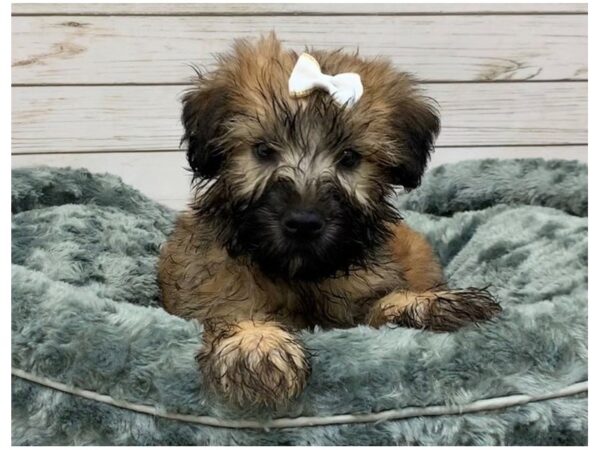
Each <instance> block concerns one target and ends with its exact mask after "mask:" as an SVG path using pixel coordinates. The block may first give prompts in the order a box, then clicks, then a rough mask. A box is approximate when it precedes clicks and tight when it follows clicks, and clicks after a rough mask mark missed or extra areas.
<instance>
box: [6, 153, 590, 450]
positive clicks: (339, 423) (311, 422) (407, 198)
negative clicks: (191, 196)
mask: <svg viewBox="0 0 600 450" xmlns="http://www.w3.org/2000/svg"><path fill="white" fill-rule="evenodd" d="M395 202H396V204H397V206H398V208H399V209H400V210H401V211H402V216H403V217H404V219H405V220H406V221H407V223H409V224H410V225H412V226H413V227H415V228H416V229H418V230H420V231H421V232H423V233H425V234H426V235H427V237H428V238H429V239H430V241H431V242H432V244H433V246H434V247H435V249H436V251H437V252H438V254H439V256H440V258H441V260H442V262H443V264H444V267H445V270H446V273H447V275H448V278H449V280H450V284H451V285H453V286H456V287H467V286H475V287H485V286H489V290H490V291H491V292H492V293H493V294H494V295H495V296H496V297H497V299H498V300H499V302H500V303H501V304H502V306H503V308H504V311H503V313H502V315H501V316H500V317H499V318H498V319H496V320H494V321H493V322H490V323H485V324H482V325H480V326H475V325H473V326H469V327H466V328H464V329H462V330H460V331H458V332H455V333H432V332H426V331H421V330H415V329H405V328H398V327H395V328H394V327H387V328H383V329H379V330H377V329H372V328H369V327H366V326H359V327H356V328H352V329H333V330H322V329H316V330H312V331H304V332H302V333H301V334H300V336H301V339H302V340H303V342H304V343H305V345H306V347H307V348H308V349H310V353H311V363H312V367H313V371H312V376H311V378H310V381H309V384H308V386H307V388H306V391H305V392H304V393H303V394H302V395H301V397H300V398H298V399H297V400H296V401H294V402H293V403H291V404H289V405H288V406H287V407H285V408H282V409H280V410H277V411H273V410H265V409H258V408H245V409H238V408H234V407H232V406H228V405H227V404H224V403H222V402H221V401H220V400H219V398H216V397H215V396H214V395H212V394H210V393H209V392H208V391H207V390H206V389H205V387H204V386H203V384H202V379H201V376H200V373H199V370H198V368H197V365H196V364H197V363H196V361H195V358H194V357H195V354H196V352H197V351H198V349H199V347H200V346H201V333H202V329H201V326H200V325H199V324H198V323H196V322H194V321H186V320H183V319H180V318H178V317H174V316H171V315H169V314H168V313H167V312H165V311H164V310H162V309H161V308H160V303H159V297H158V290H157V285H156V280H155V272H156V262H157V254H158V251H159V246H160V245H161V243H162V242H163V241H164V240H165V238H166V236H167V234H168V233H169V231H170V229H171V227H172V224H173V220H174V217H175V212H174V211H171V210H169V209H167V208H165V207H163V206H161V205H158V204H157V203H155V202H153V201H151V200H149V199H147V198H146V197H144V196H143V195H142V194H140V193H139V192H138V191H136V190H135V189H133V188H131V187H129V186H127V185H125V184H124V183H122V182H121V181H120V180H119V179H118V178H117V177H114V176H111V175H92V174H90V173H89V172H87V171H85V170H71V169H50V168H33V169H19V170H13V172H12V263H13V265H12V374H13V377H12V443H13V444H14V445H88V444H95V445H106V444H110V445H227V444H228V445H235V444H245V445H251V444H252V445H269V444H280V445H286V444H292V445H369V444H379V445H404V444H406V445H434V444H435V445H502V444H504V445H516V444H519V445H532V444H533V445H535V444H537V445H542V444H552V445H564V444H573V445H574V444H577V445H585V444H586V443H587V166H585V165H583V164H580V163H576V162H567V161H543V160H537V159H536V160H503V161H497V160H484V161H469V162H462V163H459V164H455V165H447V166H442V167H438V168H436V169H433V170H431V171H430V172H429V173H428V174H427V176H426V177H425V179H424V182H423V185H422V186H421V187H420V188H419V189H417V190H415V191H413V192H411V193H409V194H401V195H399V196H398V198H397V199H395Z"/></svg>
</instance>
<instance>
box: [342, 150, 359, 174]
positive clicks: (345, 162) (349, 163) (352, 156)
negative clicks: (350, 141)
mask: <svg viewBox="0 0 600 450" xmlns="http://www.w3.org/2000/svg"><path fill="white" fill-rule="evenodd" d="M361 158H362V157H361V156H360V154H359V153H358V152H355V151H354V150H350V149H348V150H344V151H343V153H342V156H341V157H340V160H339V164H340V166H342V167H344V168H346V169H354V168H355V167H356V166H358V165H359V164H360V160H361Z"/></svg>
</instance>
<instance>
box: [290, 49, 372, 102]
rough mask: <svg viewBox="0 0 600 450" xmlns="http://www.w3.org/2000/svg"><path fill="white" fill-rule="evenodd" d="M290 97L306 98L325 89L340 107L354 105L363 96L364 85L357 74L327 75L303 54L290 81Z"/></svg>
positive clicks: (310, 57) (308, 56)
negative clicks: (313, 92) (316, 90)
mask: <svg viewBox="0 0 600 450" xmlns="http://www.w3.org/2000/svg"><path fill="white" fill-rule="evenodd" d="M288 86H289V89H290V95H291V96H292V97H295V98H299V97H304V96H306V95H308V94H310V93H311V92H312V91H313V90H315V89H325V90H326V91H327V92H329V95H331V96H332V97H333V99H334V100H335V102H336V103H337V104H339V105H340V106H343V105H348V106H352V105H354V104H355V103H356V102H357V101H358V100H359V99H360V97H361V96H362V94H363V85H362V83H361V81H360V75H359V74H357V73H340V74H338V75H325V74H324V73H321V66H319V63H318V62H317V60H316V59H315V58H313V57H312V56H311V55H309V54H308V53H302V54H301V55H300V57H299V58H298V61H297V62H296V65H295V66H294V70H292V74H291V75H290V79H289V81H288Z"/></svg>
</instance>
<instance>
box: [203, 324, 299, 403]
mask: <svg viewBox="0 0 600 450" xmlns="http://www.w3.org/2000/svg"><path fill="white" fill-rule="evenodd" d="M197 358H198V362H199V364H200V367H201V369H202V373H203V376H204V379H205V380H206V381H207V382H208V383H210V384H211V385H212V386H213V387H215V388H216V390H217V391H219V392H220V393H221V394H222V395H224V396H225V397H227V398H228V399H229V400H232V401H233V402H235V403H238V404H240V405H246V404H249V403H251V404H262V405H268V406H275V405H280V404H285V403H286V402H287V401H288V400H290V399H292V398H294V397H296V396H297V395H298V394H300V392H302V390H303V388H304V386H305V384H306V380H307V378H308V375H309V372H310V366H309V364H308V361H307V359H306V356H305V351H304V349H303V348H302V345H301V344H300V343H299V342H298V341H297V339H296V338H295V337H294V336H293V335H292V334H291V333H289V332H288V331H286V330H285V329H284V328H283V327H282V326H281V325H280V324H278V323H277V322H273V321H262V320H256V319H253V320H242V321H239V322H219V323H212V324H206V326H205V332H204V346H203V348H202V349H201V351H200V353H199V354H198V357H197Z"/></svg>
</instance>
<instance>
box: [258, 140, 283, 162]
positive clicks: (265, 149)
mask: <svg viewBox="0 0 600 450" xmlns="http://www.w3.org/2000/svg"><path fill="white" fill-rule="evenodd" d="M254 156H256V158H257V159H258V160H259V161H265V162H268V161H274V160H275V157H276V156H277V153H276V152H275V150H273V149H272V148H271V147H269V146H268V145H267V144H265V143H262V142H260V143H258V144H256V145H255V146H254Z"/></svg>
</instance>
